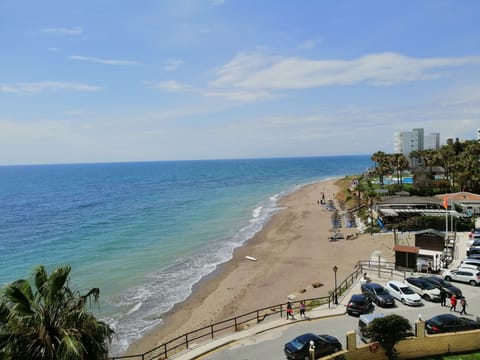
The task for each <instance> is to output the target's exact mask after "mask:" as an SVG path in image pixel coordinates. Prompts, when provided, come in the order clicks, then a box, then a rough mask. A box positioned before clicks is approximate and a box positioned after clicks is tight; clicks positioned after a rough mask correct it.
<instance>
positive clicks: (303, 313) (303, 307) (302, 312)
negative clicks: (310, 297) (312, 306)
mask: <svg viewBox="0 0 480 360" xmlns="http://www.w3.org/2000/svg"><path fill="white" fill-rule="evenodd" d="M300 317H303V318H304V317H305V301H303V300H302V301H300Z"/></svg>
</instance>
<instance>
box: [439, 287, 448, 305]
mask: <svg viewBox="0 0 480 360" xmlns="http://www.w3.org/2000/svg"><path fill="white" fill-rule="evenodd" d="M440 305H442V306H447V293H446V292H445V289H444V288H441V289H440Z"/></svg>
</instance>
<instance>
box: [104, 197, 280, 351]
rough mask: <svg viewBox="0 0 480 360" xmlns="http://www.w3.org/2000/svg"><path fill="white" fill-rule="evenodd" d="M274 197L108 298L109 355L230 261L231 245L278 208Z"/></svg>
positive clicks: (251, 232)
mask: <svg viewBox="0 0 480 360" xmlns="http://www.w3.org/2000/svg"><path fill="white" fill-rule="evenodd" d="M278 198H279V197H270V198H268V200H266V201H264V202H262V203H261V204H259V205H258V206H256V207H255V208H254V209H253V210H252V212H251V218H250V219H248V220H247V221H246V223H245V224H244V226H241V227H240V229H239V230H238V231H236V232H235V233H234V234H233V236H231V237H228V238H225V239H220V240H218V241H215V242H211V243H209V244H206V245H205V246H204V247H203V250H202V251H201V252H199V253H196V254H192V255H190V256H186V257H183V258H179V259H177V260H176V261H175V262H174V263H173V264H172V265H169V266H167V267H164V268H162V269H160V270H159V271H156V272H153V273H150V274H148V275H147V276H146V282H145V284H142V285H141V286H138V287H134V288H132V289H129V290H127V291H126V292H125V293H123V294H121V295H119V296H117V297H115V298H110V299H108V300H107V301H108V303H109V305H111V306H113V307H114V308H116V309H117V315H116V316H114V317H112V318H109V319H107V321H108V322H109V323H110V324H111V325H112V327H114V329H115V332H116V334H117V338H116V340H115V341H114V343H113V344H112V347H111V353H112V355H113V356H118V355H119V354H121V353H122V352H124V351H125V350H126V349H127V348H128V346H129V345H130V344H131V343H132V342H134V341H136V340H138V339H139V338H141V337H142V336H144V335H145V334H146V333H147V332H149V331H150V330H151V329H153V328H155V327H157V326H159V325H161V323H162V316H163V315H164V314H165V313H167V312H168V311H169V310H171V309H172V308H173V306H174V305H175V304H178V303H180V302H182V301H184V300H185V299H186V298H187V297H188V296H189V295H190V294H191V293H192V289H193V287H194V286H195V284H197V283H198V282H199V281H200V280H201V279H202V278H204V277H205V276H207V275H209V274H211V273H212V272H213V271H214V270H215V269H216V268H217V266H218V265H219V264H222V263H224V262H226V261H228V260H230V259H231V258H232V255H233V251H234V250H235V248H237V247H239V246H242V244H244V243H245V241H247V240H249V239H251V238H252V237H253V236H254V235H255V234H256V233H257V232H258V231H260V230H261V229H262V228H263V226H264V225H265V223H266V222H267V221H268V220H269V219H270V218H271V216H272V215H273V214H274V213H275V212H277V211H278V210H279V208H278V207H277V200H278Z"/></svg>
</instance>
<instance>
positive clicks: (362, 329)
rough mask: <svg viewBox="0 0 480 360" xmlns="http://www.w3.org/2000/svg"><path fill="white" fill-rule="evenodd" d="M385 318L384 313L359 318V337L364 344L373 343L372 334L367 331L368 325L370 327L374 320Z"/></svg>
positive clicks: (364, 315)
mask: <svg viewBox="0 0 480 360" xmlns="http://www.w3.org/2000/svg"><path fill="white" fill-rule="evenodd" d="M384 316H385V315H384V314H382V313H374V314H363V315H360V317H359V318H358V335H359V336H360V339H361V340H362V341H363V342H364V343H369V342H370V341H371V339H370V334H369V333H368V331H367V328H368V325H370V323H371V322H372V321H373V320H375V319H377V318H383V317H384Z"/></svg>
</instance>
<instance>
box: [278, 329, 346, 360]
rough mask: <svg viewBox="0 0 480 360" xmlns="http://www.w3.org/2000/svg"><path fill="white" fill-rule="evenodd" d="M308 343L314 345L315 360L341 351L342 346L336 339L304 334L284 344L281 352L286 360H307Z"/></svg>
mask: <svg viewBox="0 0 480 360" xmlns="http://www.w3.org/2000/svg"><path fill="white" fill-rule="evenodd" d="M310 341H313V343H314V345H315V359H317V358H319V357H322V356H327V355H330V354H333V353H335V352H337V351H340V350H342V344H340V342H339V341H338V339H337V338H336V337H333V336H330V335H315V334H312V333H306V334H303V335H300V336H297V337H296V338H295V339H293V340H292V341H290V342H288V343H286V344H285V347H284V349H283V352H284V353H285V355H287V359H288V360H294V359H302V360H303V359H305V358H309V349H310Z"/></svg>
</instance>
